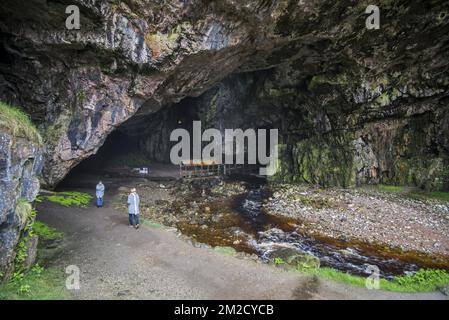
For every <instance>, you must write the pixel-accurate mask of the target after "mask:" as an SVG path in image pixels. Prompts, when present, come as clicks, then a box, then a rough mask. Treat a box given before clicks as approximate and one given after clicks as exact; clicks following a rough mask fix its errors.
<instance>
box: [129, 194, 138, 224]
mask: <svg viewBox="0 0 449 320" xmlns="http://www.w3.org/2000/svg"><path fill="white" fill-rule="evenodd" d="M139 204H140V199H139V195H138V194H137V192H136V188H132V189H131V193H130V194H129V196H128V212H129V226H130V227H132V226H134V228H136V229H138V228H139Z"/></svg>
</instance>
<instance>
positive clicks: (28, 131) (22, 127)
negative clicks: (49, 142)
mask: <svg viewBox="0 0 449 320" xmlns="http://www.w3.org/2000/svg"><path fill="white" fill-rule="evenodd" d="M0 128H2V129H4V130H6V131H7V132H9V133H10V134H11V135H13V136H16V137H22V138H26V139H28V140H30V141H32V142H36V143H39V144H42V138H41V135H40V134H39V132H38V131H37V129H36V127H35V126H34V124H33V123H32V122H31V120H30V117H29V116H28V115H27V114H26V113H24V112H23V111H21V110H20V109H19V108H17V107H13V106H10V105H8V104H6V103H4V102H2V101H0Z"/></svg>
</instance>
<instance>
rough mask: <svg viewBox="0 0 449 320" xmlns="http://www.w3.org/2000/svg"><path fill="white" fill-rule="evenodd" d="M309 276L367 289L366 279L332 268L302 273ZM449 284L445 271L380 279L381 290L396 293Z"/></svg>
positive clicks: (424, 290)
mask: <svg viewBox="0 0 449 320" xmlns="http://www.w3.org/2000/svg"><path fill="white" fill-rule="evenodd" d="M302 272H305V273H307V274H312V275H317V276H319V277H323V278H326V279H330V280H334V281H339V282H345V283H349V284H352V285H356V286H360V287H365V280H366V278H364V277H361V276H354V275H351V274H349V273H345V272H341V271H338V270H335V269H332V268H318V269H311V270H306V271H302ZM448 284H449V273H448V272H447V271H445V270H436V269H420V270H419V271H418V272H417V273H415V274H413V275H410V276H406V275H404V276H399V277H395V278H394V279H393V280H391V281H390V280H386V279H380V281H379V286H380V289H381V290H386V291H395V292H429V291H435V290H437V289H438V288H439V287H440V286H444V285H448Z"/></svg>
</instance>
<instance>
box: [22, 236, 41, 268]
mask: <svg viewBox="0 0 449 320" xmlns="http://www.w3.org/2000/svg"><path fill="white" fill-rule="evenodd" d="M38 242H39V237H38V236H32V237H30V238H29V239H28V241H27V244H26V246H27V250H26V254H27V256H26V258H25V261H24V262H23V268H24V269H25V270H29V269H30V268H31V267H32V266H33V265H34V262H35V261H36V257H37V245H38Z"/></svg>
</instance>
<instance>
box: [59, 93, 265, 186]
mask: <svg viewBox="0 0 449 320" xmlns="http://www.w3.org/2000/svg"><path fill="white" fill-rule="evenodd" d="M218 93H219V88H218V87H212V88H211V89H210V90H208V91H206V92H205V93H203V94H202V95H200V96H198V97H186V98H184V99H182V100H181V101H180V102H178V103H175V104H170V105H166V106H165V107H163V108H160V109H159V110H158V111H155V112H153V113H148V112H146V111H145V109H146V108H145V104H144V105H143V106H142V108H141V110H139V111H138V112H137V113H136V114H135V115H133V116H132V117H131V118H130V119H128V120H127V121H125V122H124V123H122V124H121V125H120V126H119V127H117V128H116V129H114V131H112V132H111V133H110V134H109V135H108V136H107V138H106V139H105V142H104V143H103V145H102V146H101V147H100V148H99V149H98V151H97V152H96V153H95V154H93V155H91V156H90V157H88V158H86V159H84V160H83V161H81V162H80V163H79V164H78V165H76V166H75V167H74V168H73V169H72V170H70V172H69V173H68V174H67V176H66V177H65V178H64V179H63V180H62V181H61V182H60V183H59V184H58V185H57V187H56V189H59V190H61V189H64V188H68V187H86V186H87V184H86V183H83V182H82V181H85V182H86V181H89V184H90V185H91V184H92V183H93V182H94V180H101V179H103V177H105V178H122V179H123V178H138V177H146V178H154V179H164V178H165V179H177V178H179V177H180V175H179V166H177V165H173V164H172V161H171V159H170V152H171V149H172V147H173V146H174V145H175V144H177V143H178V142H179V140H177V141H170V135H171V133H172V132H173V131H174V130H176V129H185V130H186V131H187V132H188V133H189V134H190V160H193V157H194V155H193V152H192V150H193V144H194V141H193V140H194V139H195V137H194V134H193V131H194V128H193V127H194V123H195V122H198V121H199V122H200V123H201V125H200V126H201V129H200V130H201V133H200V134H202V133H203V132H204V131H205V130H207V129H211V128H213V129H218V130H219V131H220V133H221V135H222V142H224V141H225V129H233V130H235V129H242V131H245V130H247V129H253V130H254V133H255V139H256V140H255V141H254V143H253V144H254V146H251V147H254V149H255V150H254V151H255V153H256V155H257V156H255V158H256V164H252V165H250V164H248V162H249V161H248V160H249V156H248V149H249V146H250V144H251V142H250V141H249V139H248V138H247V137H245V138H244V142H243V143H244V150H241V151H242V152H243V159H244V163H245V165H244V167H245V170H246V171H247V172H248V173H256V172H258V171H259V168H260V167H265V165H263V164H261V163H259V157H258V148H259V144H258V142H259V139H260V137H259V135H258V132H259V129H262V130H265V132H266V136H265V137H263V139H264V140H262V141H264V142H265V146H266V150H265V151H264V153H265V154H267V153H269V152H270V144H271V141H270V133H269V132H270V130H271V129H273V124H271V123H267V122H258V121H257V120H256V121H254V119H255V118H257V117H258V114H251V115H250V116H245V115H244V113H245V110H244V106H243V105H240V104H237V105H231V106H230V107H229V106H228V103H229V100H228V99H224V101H223V102H214V101H216V100H217V95H218ZM142 110H143V111H142ZM250 117H251V119H253V121H251V122H250V121H247V119H249V118H250ZM214 140H215V138H214ZM234 141H236V140H234ZM209 143H210V142H209V141H202V143H201V147H202V150H203V148H204V147H206V146H207V145H208V144H209ZM234 147H235V148H237V147H236V146H235V145H234ZM222 148H223V149H222V157H223V158H222V160H223V161H224V145H222ZM236 150H237V149H236ZM233 161H234V163H237V156H236V155H234V157H233ZM223 163H224V162H223ZM241 167H242V166H240V169H241ZM144 168H148V170H149V174H148V175H147V174H145V175H142V172H139V170H142V169H144ZM236 171H238V168H237V169H236ZM244 175H245V174H244Z"/></svg>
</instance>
